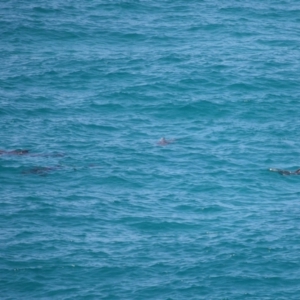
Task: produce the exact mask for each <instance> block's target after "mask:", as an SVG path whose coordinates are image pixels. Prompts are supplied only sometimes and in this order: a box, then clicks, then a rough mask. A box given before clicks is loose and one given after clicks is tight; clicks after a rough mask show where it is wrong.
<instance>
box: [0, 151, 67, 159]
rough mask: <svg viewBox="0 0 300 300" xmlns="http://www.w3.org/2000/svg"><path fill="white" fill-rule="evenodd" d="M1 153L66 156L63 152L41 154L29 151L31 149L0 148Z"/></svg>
mask: <svg viewBox="0 0 300 300" xmlns="http://www.w3.org/2000/svg"><path fill="white" fill-rule="evenodd" d="M0 155H18V156H20V155H28V156H40V157H63V156H65V155H64V154H63V153H50V154H42V153H41V154H40V153H29V150H22V149H17V150H10V151H7V150H0Z"/></svg>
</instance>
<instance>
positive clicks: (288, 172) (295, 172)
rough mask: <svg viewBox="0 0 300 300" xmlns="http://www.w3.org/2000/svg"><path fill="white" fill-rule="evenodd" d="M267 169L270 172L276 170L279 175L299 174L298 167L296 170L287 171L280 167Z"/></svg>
mask: <svg viewBox="0 0 300 300" xmlns="http://www.w3.org/2000/svg"><path fill="white" fill-rule="evenodd" d="M269 171H271V172H277V173H279V174H280V175H300V169H298V170H296V171H288V170H281V169H272V168H270V169H269Z"/></svg>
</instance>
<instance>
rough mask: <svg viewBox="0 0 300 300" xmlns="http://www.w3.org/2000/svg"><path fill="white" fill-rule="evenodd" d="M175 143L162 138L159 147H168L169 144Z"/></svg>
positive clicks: (158, 143)
mask: <svg viewBox="0 0 300 300" xmlns="http://www.w3.org/2000/svg"><path fill="white" fill-rule="evenodd" d="M173 142H174V140H166V139H165V138H164V137H162V138H161V139H160V140H159V141H158V142H157V145H159V146H166V145H169V144H172V143H173Z"/></svg>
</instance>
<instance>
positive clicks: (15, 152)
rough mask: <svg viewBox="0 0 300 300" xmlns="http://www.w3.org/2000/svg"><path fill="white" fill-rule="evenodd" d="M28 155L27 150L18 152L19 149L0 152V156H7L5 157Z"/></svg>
mask: <svg viewBox="0 0 300 300" xmlns="http://www.w3.org/2000/svg"><path fill="white" fill-rule="evenodd" d="M28 153H29V150H20V149H17V150H12V151H6V150H0V155H3V154H7V155H25V154H28Z"/></svg>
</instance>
